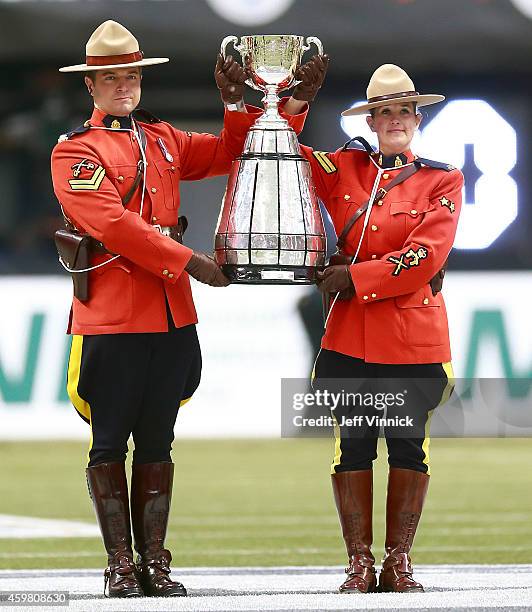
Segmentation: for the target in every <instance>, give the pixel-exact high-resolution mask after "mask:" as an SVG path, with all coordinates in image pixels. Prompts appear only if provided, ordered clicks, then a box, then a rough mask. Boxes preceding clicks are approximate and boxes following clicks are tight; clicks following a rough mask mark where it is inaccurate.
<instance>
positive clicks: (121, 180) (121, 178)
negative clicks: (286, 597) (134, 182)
mask: <svg viewBox="0 0 532 612" xmlns="http://www.w3.org/2000/svg"><path fill="white" fill-rule="evenodd" d="M117 180H118V181H119V182H120V183H123V182H124V177H123V176H122V175H120V176H119V177H118V179H117Z"/></svg>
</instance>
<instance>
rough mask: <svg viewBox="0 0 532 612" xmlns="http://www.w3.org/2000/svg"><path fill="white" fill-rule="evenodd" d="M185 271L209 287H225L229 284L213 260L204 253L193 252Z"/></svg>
mask: <svg viewBox="0 0 532 612" xmlns="http://www.w3.org/2000/svg"><path fill="white" fill-rule="evenodd" d="M185 271H186V272H188V273H189V274H190V276H192V277H194V278H195V279H196V280H197V281H199V282H200V283H205V284H206V285H210V286H211V287H227V285H230V284H231V282H230V280H229V279H228V278H227V277H226V276H225V275H224V273H223V272H222V271H221V270H220V268H219V267H218V264H217V263H216V262H215V261H214V259H212V257H209V256H208V255H205V253H197V252H196V251H194V253H193V254H192V257H191V258H190V261H189V262H188V264H187V265H186V267H185Z"/></svg>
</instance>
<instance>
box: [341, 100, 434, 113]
mask: <svg viewBox="0 0 532 612" xmlns="http://www.w3.org/2000/svg"><path fill="white" fill-rule="evenodd" d="M443 100H445V96H441V95H439V94H420V95H418V96H399V97H397V98H389V99H388V100H379V101H378V102H368V103H366V104H360V105H358V106H354V107H353V108H347V109H346V110H345V111H343V112H342V116H343V117H349V116H350V115H362V114H363V113H366V112H367V111H369V110H371V109H372V108H377V107H378V106H388V105H389V104H398V103H401V104H402V103H404V102H417V105H418V106H428V105H429V104H436V103H437V102H442V101H443Z"/></svg>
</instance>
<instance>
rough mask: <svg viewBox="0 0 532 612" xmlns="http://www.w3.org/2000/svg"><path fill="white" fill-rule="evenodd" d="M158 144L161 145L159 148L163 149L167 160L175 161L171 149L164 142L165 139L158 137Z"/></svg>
mask: <svg viewBox="0 0 532 612" xmlns="http://www.w3.org/2000/svg"><path fill="white" fill-rule="evenodd" d="M157 144H158V145H159V149H161V153H162V154H163V155H164V158H165V159H166V161H167V162H173V161H174V158H173V156H172V154H171V153H170V151H169V150H168V149H167V148H166V145H165V144H164V140H163V139H162V138H157Z"/></svg>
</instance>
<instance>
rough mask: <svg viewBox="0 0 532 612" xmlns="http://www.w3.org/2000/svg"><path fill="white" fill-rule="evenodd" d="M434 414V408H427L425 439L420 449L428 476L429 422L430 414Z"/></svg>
mask: <svg viewBox="0 0 532 612" xmlns="http://www.w3.org/2000/svg"><path fill="white" fill-rule="evenodd" d="M433 414H434V408H433V409H432V410H429V414H428V418H427V422H426V423H425V439H424V440H423V445H422V447H421V450H422V451H423V452H424V454H425V458H424V459H423V463H424V464H425V465H426V466H427V476H430V456H429V448H430V435H429V433H430V422H431V420H432V415H433Z"/></svg>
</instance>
